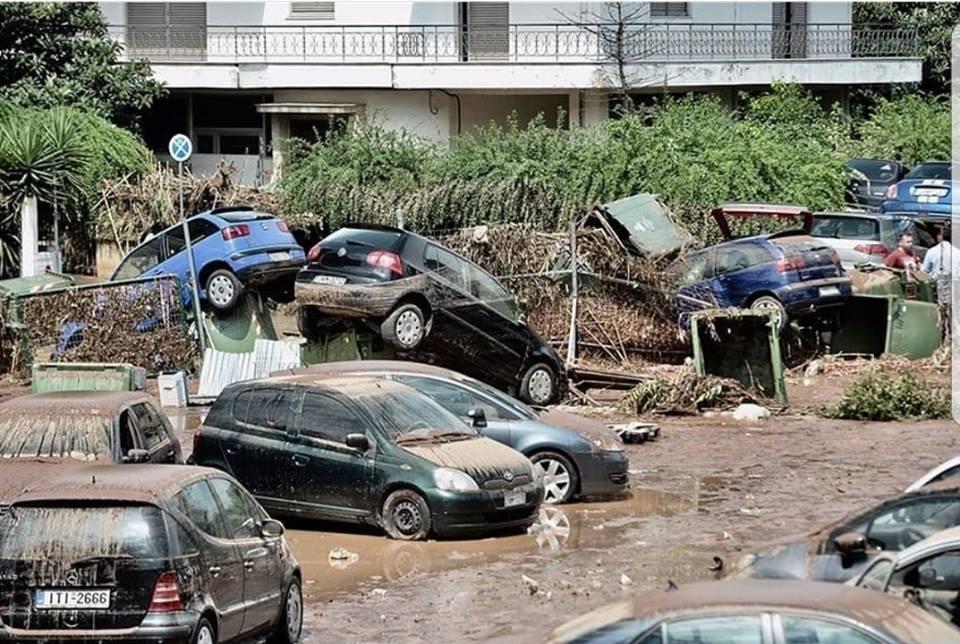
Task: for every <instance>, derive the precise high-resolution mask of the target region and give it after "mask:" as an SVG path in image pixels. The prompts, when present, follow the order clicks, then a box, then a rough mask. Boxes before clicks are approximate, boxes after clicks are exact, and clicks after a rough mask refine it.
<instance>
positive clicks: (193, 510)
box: [0, 463, 303, 644]
mask: <svg viewBox="0 0 960 644" xmlns="http://www.w3.org/2000/svg"><path fill="white" fill-rule="evenodd" d="M7 467H9V468H12V469H13V470H14V471H13V472H12V475H11V477H10V478H12V479H14V480H17V481H22V480H24V479H25V478H28V476H29V479H30V480H29V482H28V483H27V484H26V485H25V486H20V485H19V483H18V485H17V487H18V489H17V490H14V489H13V488H12V487H10V486H6V485H2V484H0V485H2V488H3V490H4V492H3V493H2V495H0V504H2V506H0V507H2V511H0V640H8V641H16V642H31V641H34V642H61V641H64V642H65V641H97V642H100V641H123V642H136V641H142V642H171V643H172V642H177V643H184V644H186V643H190V644H213V643H214V642H225V641H230V640H235V639H238V638H241V637H243V638H246V637H250V636H255V635H266V636H268V637H270V638H271V640H272V641H274V642H282V643H285V644H291V643H293V642H296V641H298V640H299V639H300V631H301V626H302V616H303V599H302V593H301V588H302V581H301V577H300V568H299V566H298V564H297V562H296V560H295V559H294V557H293V555H292V554H291V552H290V549H289V547H288V546H287V543H286V540H285V539H284V538H283V525H282V524H280V523H279V522H277V521H274V520H272V519H270V518H268V516H267V514H266V512H264V510H263V508H261V507H260V505H259V504H258V503H257V502H256V501H255V500H254V499H253V498H251V496H250V495H249V494H248V493H247V492H246V491H245V490H244V489H243V488H242V487H240V486H239V485H238V484H237V482H236V481H235V480H234V479H232V478H230V477H229V476H227V475H226V474H224V473H222V472H219V471H217V470H212V469H207V468H201V467H187V466H185V465H129V466H117V465H99V464H96V465H89V464H83V465H74V464H70V463H66V464H59V465H44V464H39V465H38V464H35V463H33V464H29V465H27V464H22V463H17V464H11V465H8V466H7ZM28 468H30V469H29V470H28ZM16 470H24V471H23V472H16ZM5 478H6V477H5Z"/></svg>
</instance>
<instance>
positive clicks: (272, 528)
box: [260, 519, 284, 539]
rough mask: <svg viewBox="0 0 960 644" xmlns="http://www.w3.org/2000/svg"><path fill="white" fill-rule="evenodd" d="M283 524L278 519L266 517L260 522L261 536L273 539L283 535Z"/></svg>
mask: <svg viewBox="0 0 960 644" xmlns="http://www.w3.org/2000/svg"><path fill="white" fill-rule="evenodd" d="M283 531H284V527H283V524H282V523H280V522H279V521H277V520H276V519H265V520H264V521H263V523H261V524H260V536H261V537H264V538H265V539H271V538H276V537H282V536H283Z"/></svg>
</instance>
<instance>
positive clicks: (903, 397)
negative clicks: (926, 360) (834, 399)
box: [826, 371, 950, 420]
mask: <svg viewBox="0 0 960 644" xmlns="http://www.w3.org/2000/svg"><path fill="white" fill-rule="evenodd" d="M826 415H827V416H830V417H833V418H846V419H850V420H899V419H904V418H915V419H919V418H949V416H950V400H949V399H948V397H947V396H945V395H944V394H943V392H942V391H940V389H939V388H938V387H936V386H935V385H933V384H932V383H929V382H925V381H923V380H921V379H919V378H917V377H915V376H913V375H910V374H907V375H903V376H893V375H889V374H882V373H880V372H878V371H869V372H867V373H865V374H863V375H862V376H860V377H859V378H858V379H857V380H855V381H854V382H853V383H852V384H851V385H850V386H849V387H847V390H846V391H845V392H844V394H843V398H842V399H841V400H840V402H839V403H838V404H837V405H836V406H835V407H832V408H829V409H827V410H826Z"/></svg>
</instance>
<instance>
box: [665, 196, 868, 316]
mask: <svg viewBox="0 0 960 644" xmlns="http://www.w3.org/2000/svg"><path fill="white" fill-rule="evenodd" d="M712 214H713V217H714V219H715V220H716V221H717V223H718V225H719V226H720V230H721V231H722V232H723V236H724V238H725V239H726V240H727V241H724V242H723V243H720V244H717V245H715V246H710V247H709V248H705V249H703V250H699V251H695V252H692V253H689V254H688V255H687V256H686V257H685V259H684V261H683V262H682V264H681V266H682V267H683V271H684V273H683V275H681V276H680V284H681V285H680V288H679V289H678V291H677V294H676V295H675V297H674V300H673V309H674V314H675V315H676V317H677V318H678V319H679V320H680V322H681V324H683V325H684V326H685V327H686V326H687V325H688V324H689V316H690V314H691V313H693V312H694V311H698V310H702V309H708V308H726V307H737V308H752V309H765V310H769V311H772V312H773V313H774V317H775V318H776V319H777V324H778V326H779V327H780V328H781V329H782V328H783V327H784V326H785V325H786V324H787V322H788V320H789V319H790V318H794V317H801V316H805V315H811V314H815V313H819V312H821V311H823V310H824V309H829V308H832V307H837V306H839V305H841V304H843V302H844V300H846V299H847V298H848V297H850V295H851V292H852V285H851V282H850V278H849V277H847V276H846V275H845V274H844V272H843V267H842V266H841V265H840V257H839V256H838V255H837V253H836V251H834V250H833V249H832V248H829V247H828V246H826V245H825V244H823V243H822V242H821V241H820V240H818V239H815V238H813V237H810V235H809V233H810V229H811V226H812V224H813V215H812V214H811V213H810V211H808V210H806V209H805V208H801V207H798V206H776V205H767V204H729V205H724V206H720V207H718V208H715V209H714V210H713V213H712ZM755 216H759V217H764V216H765V217H776V218H784V219H795V218H798V217H799V218H802V220H803V224H804V225H803V228H802V229H800V230H788V231H784V232H778V233H774V234H767V235H756V236H752V237H742V238H734V237H733V235H732V234H731V232H730V226H729V223H728V221H727V218H728V217H730V218H744V217H755Z"/></svg>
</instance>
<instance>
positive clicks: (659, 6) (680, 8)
mask: <svg viewBox="0 0 960 644" xmlns="http://www.w3.org/2000/svg"><path fill="white" fill-rule="evenodd" d="M687 5H688V3H686V2H651V3H650V17H651V18H689V17H690V8H689V7H688V6H687Z"/></svg>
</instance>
